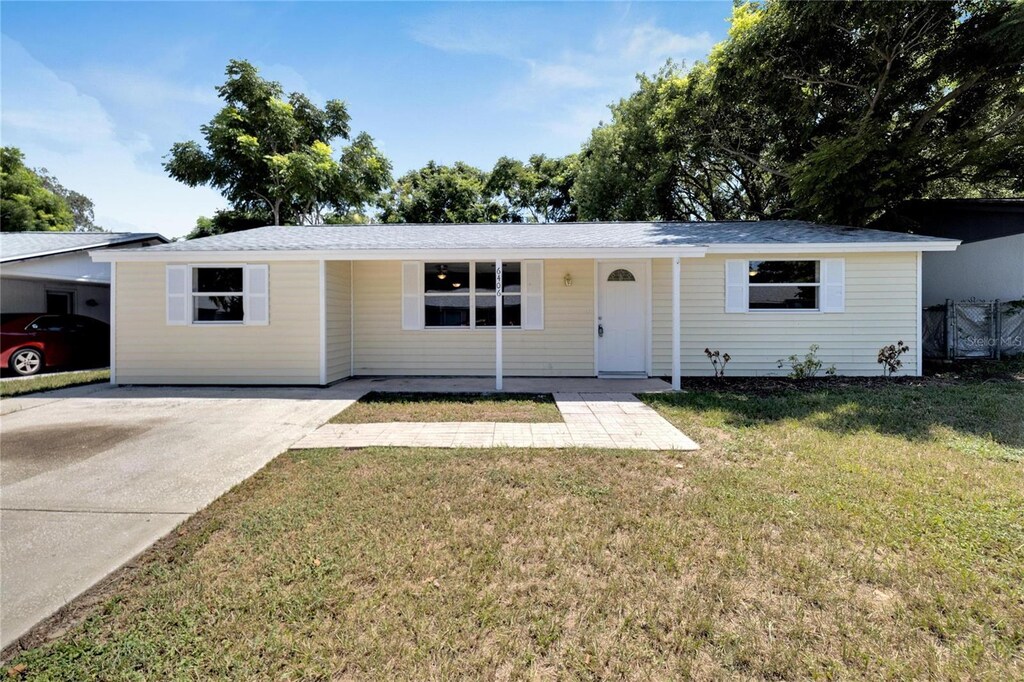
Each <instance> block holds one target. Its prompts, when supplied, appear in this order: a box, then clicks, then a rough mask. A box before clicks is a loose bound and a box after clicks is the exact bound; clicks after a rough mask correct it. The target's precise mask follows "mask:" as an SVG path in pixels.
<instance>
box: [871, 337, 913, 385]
mask: <svg viewBox="0 0 1024 682" xmlns="http://www.w3.org/2000/svg"><path fill="white" fill-rule="evenodd" d="M908 350H910V346H908V345H907V344H905V343H903V341H897V342H896V343H895V344H889V345H888V346H882V347H881V348H879V349H878V364H880V365H881V366H882V376H884V377H891V376H892V375H893V374H895V373H896V372H898V371H900V367H902V366H903V360H900V356H901V355H903V354H904V353H906V352H907V351H908Z"/></svg>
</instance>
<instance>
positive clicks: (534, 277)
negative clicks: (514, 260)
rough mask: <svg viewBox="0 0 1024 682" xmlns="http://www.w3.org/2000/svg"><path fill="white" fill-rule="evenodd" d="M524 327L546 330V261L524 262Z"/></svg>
mask: <svg viewBox="0 0 1024 682" xmlns="http://www.w3.org/2000/svg"><path fill="white" fill-rule="evenodd" d="M522 283H523V286H522V298H521V299H520V300H521V301H522V304H523V308H522V315H523V317H522V327H523V329H543V328H544V261H542V260H527V261H523V280H522Z"/></svg>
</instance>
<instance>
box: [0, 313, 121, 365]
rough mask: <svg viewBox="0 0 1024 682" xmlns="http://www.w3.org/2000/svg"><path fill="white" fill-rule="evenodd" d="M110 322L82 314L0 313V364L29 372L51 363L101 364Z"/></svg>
mask: <svg viewBox="0 0 1024 682" xmlns="http://www.w3.org/2000/svg"><path fill="white" fill-rule="evenodd" d="M109 362H110V325H108V324H106V323H104V322H100V321H99V320H94V319H92V318H91V317H84V316H82V315H51V314H46V313H4V314H3V315H0V367H6V368H8V369H10V370H11V371H12V372H14V373H15V374H20V375H22V376H29V375H31V374H38V373H39V372H41V371H42V370H43V369H52V368H55V367H105V366H106V365H107V364H109Z"/></svg>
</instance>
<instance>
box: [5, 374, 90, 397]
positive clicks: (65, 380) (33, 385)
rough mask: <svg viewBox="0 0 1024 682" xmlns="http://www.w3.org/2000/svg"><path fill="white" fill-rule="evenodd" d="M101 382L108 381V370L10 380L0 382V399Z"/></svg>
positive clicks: (42, 375) (41, 375)
mask: <svg viewBox="0 0 1024 682" xmlns="http://www.w3.org/2000/svg"><path fill="white" fill-rule="evenodd" d="M103 381H110V370H109V369H91V370H83V371H77V372H55V373H53V374H40V375H39V376H34V377H30V378H26V379H16V378H13V377H12V378H10V379H6V380H4V381H0V398H12V397H14V396H16V395H24V394H26V393H36V392H38V391H52V390H54V389H57V388H67V387H69V386H82V385H84V384H98V383H100V382H103Z"/></svg>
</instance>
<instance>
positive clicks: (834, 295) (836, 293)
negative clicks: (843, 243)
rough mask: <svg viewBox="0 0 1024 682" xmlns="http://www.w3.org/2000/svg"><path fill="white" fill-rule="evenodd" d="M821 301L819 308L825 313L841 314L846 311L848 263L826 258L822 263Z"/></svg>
mask: <svg viewBox="0 0 1024 682" xmlns="http://www.w3.org/2000/svg"><path fill="white" fill-rule="evenodd" d="M819 293H820V294H821V300H820V301H819V302H818V307H819V309H820V310H821V312H823V313H841V312H843V311H844V310H846V261H845V260H843V259H842V258H825V259H824V260H822V261H821V291H820V292H819Z"/></svg>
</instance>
